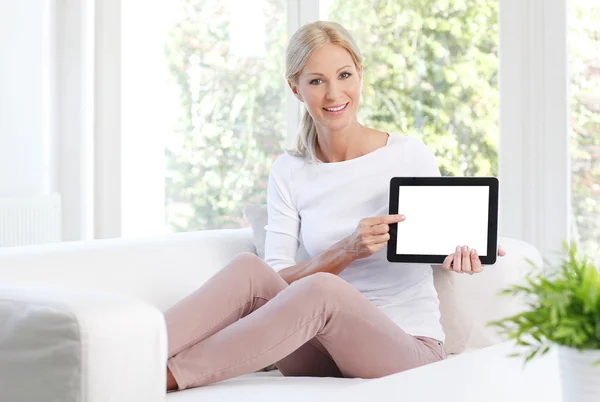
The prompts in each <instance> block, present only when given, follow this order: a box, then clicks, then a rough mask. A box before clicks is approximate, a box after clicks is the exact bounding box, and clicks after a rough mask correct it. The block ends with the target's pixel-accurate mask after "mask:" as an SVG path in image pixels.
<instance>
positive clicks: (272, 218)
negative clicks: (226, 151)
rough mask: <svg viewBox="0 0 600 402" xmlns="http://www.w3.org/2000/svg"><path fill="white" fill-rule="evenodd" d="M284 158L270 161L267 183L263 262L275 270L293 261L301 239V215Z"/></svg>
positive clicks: (290, 264)
mask: <svg viewBox="0 0 600 402" xmlns="http://www.w3.org/2000/svg"><path fill="white" fill-rule="evenodd" d="M283 162H285V161H283V160H281V159H279V160H277V161H275V163H273V166H272V167H271V171H270V173H269V184H268V187H267V211H268V212H267V213H268V221H267V226H266V227H265V230H266V232H267V236H266V240H265V262H266V263H267V264H269V265H270V266H271V267H272V268H273V269H274V270H276V271H279V270H281V269H283V268H286V267H289V266H292V265H296V251H297V250H298V245H299V243H300V240H299V232H300V216H299V214H298V211H297V209H296V206H295V204H294V202H293V199H292V192H291V189H290V185H291V180H290V177H289V169H286V168H285V163H283Z"/></svg>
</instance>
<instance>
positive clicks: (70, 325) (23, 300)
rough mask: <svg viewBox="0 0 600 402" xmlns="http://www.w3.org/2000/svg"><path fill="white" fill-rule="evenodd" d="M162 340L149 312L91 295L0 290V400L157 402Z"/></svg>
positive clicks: (143, 306)
mask: <svg viewBox="0 0 600 402" xmlns="http://www.w3.org/2000/svg"><path fill="white" fill-rule="evenodd" d="M166 359H167V334H166V330H165V323H164V317H163V315H162V313H160V312H159V311H158V310H157V309H156V308H155V307H153V306H150V305H148V304H147V303H144V302H142V301H140V300H139V299H135V298H132V297H129V296H123V295H114V294H108V293H104V292H94V291H73V290H66V289H58V288H57V289H48V288H44V287H35V286H15V285H0V400H1V401H7V402H9V401H10V402H37V401H44V402H132V401H143V402H161V401H162V400H163V399H164V397H163V394H164V389H165V385H166V382H165V368H164V362H165V361H166Z"/></svg>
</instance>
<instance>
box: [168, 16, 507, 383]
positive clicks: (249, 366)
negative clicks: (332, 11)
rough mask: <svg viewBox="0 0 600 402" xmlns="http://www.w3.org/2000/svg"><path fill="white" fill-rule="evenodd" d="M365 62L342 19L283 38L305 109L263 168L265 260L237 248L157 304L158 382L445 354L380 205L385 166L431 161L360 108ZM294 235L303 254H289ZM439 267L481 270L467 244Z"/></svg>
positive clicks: (434, 303) (414, 272) (430, 304)
mask: <svg viewBox="0 0 600 402" xmlns="http://www.w3.org/2000/svg"><path fill="white" fill-rule="evenodd" d="M361 63H362V60H361V56H360V53H359V51H358V49H357V47H356V45H355V43H354V40H353V39H352V38H351V36H350V34H349V33H348V32H347V31H346V30H345V29H344V28H343V27H342V26H340V25H339V24H336V23H332V22H315V23H312V24H308V25H306V26H304V27H302V28H300V30H298V31H297V32H296V33H295V34H294V35H293V36H292V38H291V39H290V42H289V45H288V49H287V55H286V77H287V79H288V84H289V86H290V89H291V90H292V92H293V93H294V95H295V96H296V97H297V98H298V99H299V100H300V102H303V103H304V104H305V106H306V109H307V112H306V114H305V116H304V120H303V127H302V130H301V134H300V137H299V143H298V149H297V150H295V151H293V152H288V153H286V154H284V155H282V156H280V157H279V158H278V159H277V160H276V161H275V163H274V164H273V166H272V168H271V172H270V177H269V187H268V213H269V220H268V225H267V227H266V229H267V239H266V245H265V255H266V257H265V261H262V260H261V259H259V258H258V257H256V256H254V255H252V254H243V255H239V256H237V257H236V258H234V259H233V261H231V262H230V263H229V265H227V266H226V267H225V268H224V269H223V270H221V271H220V272H219V273H217V274H216V275H215V276H214V277H212V278H211V279H210V280H209V281H208V282H207V283H205V284H204V285H203V286H202V287H201V288H200V289H198V290H197V291H196V292H194V293H193V294H191V295H190V296H188V297H187V298H185V299H184V300H182V301H181V302H179V303H178V304H177V305H175V306H174V307H172V308H171V309H170V310H169V311H167V312H166V323H167V331H168V335H169V360H168V362H167V389H168V390H171V389H177V388H179V389H184V388H189V387H197V386H202V385H206V384H210V383H213V382H216V381H221V380H225V379H228V378H232V377H235V376H239V375H242V374H246V373H250V372H253V371H257V370H260V369H261V368H264V367H267V366H269V365H272V364H275V365H276V366H277V368H278V369H279V370H280V371H281V373H282V374H283V375H285V376H331V377H360V378H374V377H381V376H385V375H389V374H393V373H397V372H400V371H402V370H406V369H410V368H414V367H417V366H420V365H424V364H428V363H432V362H435V361H439V360H442V359H444V358H446V352H445V350H444V346H443V343H444V333H443V331H442V327H441V325H440V313H439V307H438V305H439V302H438V298H437V293H436V291H435V288H434V285H433V274H432V268H431V267H428V266H424V265H419V264H392V263H389V262H388V261H387V258H386V254H385V250H384V248H385V247H386V244H387V241H388V239H389V235H388V227H389V226H388V225H389V224H391V223H396V222H402V221H403V220H404V219H405V217H404V216H401V215H397V216H394V215H385V211H386V210H387V207H388V198H387V197H388V186H389V179H390V177H392V176H438V175H439V174H440V173H439V170H438V168H437V166H436V163H435V159H434V156H433V154H432V152H431V151H430V150H429V149H428V148H427V147H426V146H425V145H424V144H423V143H422V142H421V141H419V140H417V139H414V138H412V137H409V136H405V135H398V134H388V133H385V132H381V131H378V130H374V129H372V128H368V127H365V126H363V125H361V124H360V123H359V122H358V121H357V118H356V113H357V109H358V106H359V100H360V92H361V81H362V72H363V71H362V64H361ZM408 219H410V217H409V218H408ZM300 222H302V224H300ZM300 239H302V243H303V245H304V247H305V248H306V250H307V251H308V253H309V255H310V256H311V258H310V259H308V260H307V261H305V262H303V263H301V264H296V262H295V257H296V250H297V248H298V245H299V242H300ZM501 254H503V252H501ZM443 267H444V268H445V269H451V270H454V271H456V272H467V273H474V272H481V271H482V266H481V262H480V260H479V257H478V256H477V253H476V251H475V250H469V248H468V247H467V246H464V247H457V248H456V252H455V253H453V254H451V255H449V256H448V257H447V258H446V260H445V262H444V264H443Z"/></svg>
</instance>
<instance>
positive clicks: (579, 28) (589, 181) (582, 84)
mask: <svg viewBox="0 0 600 402" xmlns="http://www.w3.org/2000/svg"><path fill="white" fill-rule="evenodd" d="M568 28H569V29H568V35H569V36H568V46H569V70H570V81H569V85H570V86H569V90H570V112H571V116H570V137H571V170H572V173H571V174H572V176H571V216H572V218H571V228H570V230H571V237H572V239H573V240H574V241H575V242H576V243H577V244H578V247H579V251H580V252H581V253H582V254H585V255H586V256H588V257H589V258H590V259H592V260H593V261H595V263H596V264H597V265H598V264H600V254H599V252H598V250H600V4H599V3H598V2H597V1H595V0H572V1H571V3H570V7H569V24H568Z"/></svg>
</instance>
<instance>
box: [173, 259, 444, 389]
mask: <svg viewBox="0 0 600 402" xmlns="http://www.w3.org/2000/svg"><path fill="white" fill-rule="evenodd" d="M165 319H166V324H167V333H168V339H169V359H168V361H167V366H168V367H169V369H170V370H171V373H172V374H173V377H174V378H175V380H176V381H177V384H178V386H179V389H185V388H191V387H198V386H202V385H207V384H211V383H214V382H217V381H222V380H225V379H228V378H233V377H236V376H239V375H243V374H247V373H251V372H254V371H258V370H261V369H263V368H265V367H268V366H270V365H272V364H275V365H276V366H277V368H278V369H279V370H280V371H281V373H282V374H283V375H285V376H315V377H350V378H376V377H382V376H386V375H389V374H393V373H397V372H400V371H403V370H407V369H410V368H414V367H417V366H421V365H424V364H427V363H432V362H435V361H439V360H442V359H445V358H446V353H445V351H444V347H443V345H442V343H441V342H438V341H437V340H435V339H431V338H426V337H415V336H411V335H408V334H407V333H405V332H404V331H403V330H402V329H401V328H400V327H398V326H397V325H396V324H395V323H394V322H393V321H391V320H390V319H389V318H388V317H387V316H386V315H385V314H384V313H383V312H382V311H380V310H379V309H378V308H377V307H376V306H375V305H373V304H372V303H371V302H369V301H368V300H367V299H366V298H365V297H364V296H363V295H362V294H361V293H360V292H359V291H358V290H356V289H355V288H353V287H352V286H351V285H350V284H349V283H347V282H346V281H344V280H343V279H341V278H340V277H338V276H336V275H333V274H328V273H317V274H314V275H310V276H308V277H305V278H302V279H300V280H298V281H295V282H294V283H292V284H291V285H288V284H287V283H286V282H285V281H284V280H283V279H282V278H281V276H279V274H278V273H277V272H275V271H274V270H273V269H272V268H271V267H270V266H268V265H267V264H266V263H265V262H264V261H263V260H261V259H260V258H258V257H257V256H255V255H253V254H250V253H244V254H241V255H239V256H237V257H236V258H234V259H233V260H232V261H231V262H230V263H229V264H228V265H227V266H226V267H225V268H223V269H222V270H221V271H219V272H218V273H217V274H215V275H214V276H213V277H212V278H211V279H209V280H208V281H207V282H206V283H205V284H204V285H203V286H202V287H200V288H199V289H198V290H196V291H195V292H194V293H192V294H190V295H189V296H187V297H186V298H184V299H183V300H181V301H180V302H179V303H177V304H176V305H175V306H173V307H172V308H170V309H169V310H168V311H167V312H166V313H165Z"/></svg>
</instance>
